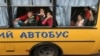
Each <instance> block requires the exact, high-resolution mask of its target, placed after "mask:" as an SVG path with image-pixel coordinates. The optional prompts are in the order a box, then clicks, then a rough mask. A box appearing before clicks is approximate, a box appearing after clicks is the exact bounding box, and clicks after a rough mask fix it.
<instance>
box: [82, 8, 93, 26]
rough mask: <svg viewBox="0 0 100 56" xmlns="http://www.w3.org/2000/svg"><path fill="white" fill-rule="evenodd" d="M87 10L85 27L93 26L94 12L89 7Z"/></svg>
mask: <svg viewBox="0 0 100 56" xmlns="http://www.w3.org/2000/svg"><path fill="white" fill-rule="evenodd" d="M84 10H85V18H86V19H85V26H93V21H94V17H93V12H92V10H91V9H90V8H89V7H86V8H84Z"/></svg>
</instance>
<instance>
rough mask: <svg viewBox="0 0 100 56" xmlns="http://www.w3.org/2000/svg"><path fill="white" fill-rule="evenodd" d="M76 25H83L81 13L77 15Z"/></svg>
mask: <svg viewBox="0 0 100 56" xmlns="http://www.w3.org/2000/svg"><path fill="white" fill-rule="evenodd" d="M76 26H78V27H83V26H84V19H83V17H82V15H78V16H77V22H76Z"/></svg>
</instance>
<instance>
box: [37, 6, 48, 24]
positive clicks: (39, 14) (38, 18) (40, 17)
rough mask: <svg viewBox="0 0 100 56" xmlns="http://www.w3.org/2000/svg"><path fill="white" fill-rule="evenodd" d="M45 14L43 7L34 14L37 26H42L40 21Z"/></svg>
mask: <svg viewBox="0 0 100 56" xmlns="http://www.w3.org/2000/svg"><path fill="white" fill-rule="evenodd" d="M45 17H46V15H45V11H44V9H42V8H41V9H40V11H39V13H37V14H36V19H37V21H38V22H37V25H38V26H42V21H43V20H44V19H45Z"/></svg>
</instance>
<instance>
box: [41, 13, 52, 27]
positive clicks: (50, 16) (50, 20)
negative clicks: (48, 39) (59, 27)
mask: <svg viewBox="0 0 100 56" xmlns="http://www.w3.org/2000/svg"><path fill="white" fill-rule="evenodd" d="M46 24H47V25H48V26H50V27H52V26H53V16H52V15H51V13H50V12H48V13H47V17H46V18H45V19H44V20H43V22H42V25H46Z"/></svg>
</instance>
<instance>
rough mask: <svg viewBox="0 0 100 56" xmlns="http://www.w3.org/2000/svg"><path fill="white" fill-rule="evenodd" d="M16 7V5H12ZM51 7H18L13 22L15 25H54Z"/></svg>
mask: <svg viewBox="0 0 100 56" xmlns="http://www.w3.org/2000/svg"><path fill="white" fill-rule="evenodd" d="M12 8H14V7H12ZM51 9H52V8H51V7H17V8H16V13H15V14H14V13H13V14H12V15H13V16H14V19H13V22H14V26H15V27H30V26H31V27H37V26H42V27H43V26H50V27H52V24H53V23H52V20H53V15H52V10H51ZM14 12H15V11H14Z"/></svg>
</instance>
